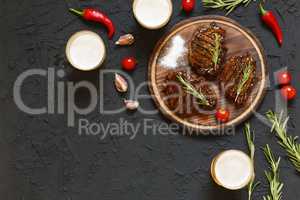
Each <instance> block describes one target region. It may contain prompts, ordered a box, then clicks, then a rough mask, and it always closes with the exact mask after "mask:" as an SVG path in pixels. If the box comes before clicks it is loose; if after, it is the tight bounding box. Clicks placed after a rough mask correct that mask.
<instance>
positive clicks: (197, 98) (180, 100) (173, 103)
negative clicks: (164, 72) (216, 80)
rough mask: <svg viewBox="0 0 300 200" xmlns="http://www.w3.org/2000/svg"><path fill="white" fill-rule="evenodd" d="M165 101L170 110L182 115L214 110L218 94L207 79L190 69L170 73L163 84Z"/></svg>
mask: <svg viewBox="0 0 300 200" xmlns="http://www.w3.org/2000/svg"><path fill="white" fill-rule="evenodd" d="M162 92H163V93H164V95H165V97H164V101H165V103H166V105H167V106H168V107H169V109H170V110H172V111H173V112H175V113H176V114H178V115H181V116H188V115H192V114H193V113H198V112H199V111H200V109H205V110H212V109H214V108H215V106H216V104H217V94H216V93H215V91H214V90H213V89H212V87H211V86H210V85H208V84H207V83H206V81H205V79H204V78H203V77H201V76H199V75H197V74H194V73H192V72H190V71H179V72H172V73H169V74H168V76H167V80H166V83H165V84H164V86H163V90H162Z"/></svg>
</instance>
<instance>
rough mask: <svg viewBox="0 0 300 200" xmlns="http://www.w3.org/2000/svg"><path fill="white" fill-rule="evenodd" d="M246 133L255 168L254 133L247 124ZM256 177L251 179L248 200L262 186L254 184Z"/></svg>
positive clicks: (257, 183)
mask: <svg viewBox="0 0 300 200" xmlns="http://www.w3.org/2000/svg"><path fill="white" fill-rule="evenodd" d="M244 132H245V134H246V139H247V143H248V149H249V152H250V158H251V161H252V163H253V166H254V154H255V145H254V137H255V136H254V132H251V130H250V124H249V123H247V124H246V125H245V128H244ZM254 180H255V176H253V178H252V179H251V181H250V183H249V184H248V200H251V199H252V194H253V192H254V190H255V188H256V187H257V186H258V185H259V184H260V182H256V183H254Z"/></svg>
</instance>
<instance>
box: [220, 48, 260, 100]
mask: <svg viewBox="0 0 300 200" xmlns="http://www.w3.org/2000/svg"><path fill="white" fill-rule="evenodd" d="M219 79H220V80H221V81H222V82H223V83H224V86H225V88H226V91H225V93H226V98H227V99H228V100H230V101H231V102H232V103H234V104H235V105H236V106H242V105H244V104H245V103H246V102H247V101H248V99H249V97H250V95H251V91H252V88H253V86H254V84H255V81H256V62H255V61H254V59H253V58H252V56H251V55H250V54H245V55H243V56H234V57H231V58H230V59H229V60H228V62H227V63H226V64H225V66H224V69H223V71H222V73H221V74H220V77H219Z"/></svg>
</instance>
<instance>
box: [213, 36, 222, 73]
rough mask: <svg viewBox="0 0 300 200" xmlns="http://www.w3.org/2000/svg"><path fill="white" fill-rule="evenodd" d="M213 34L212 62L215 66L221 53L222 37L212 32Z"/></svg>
mask: <svg viewBox="0 0 300 200" xmlns="http://www.w3.org/2000/svg"><path fill="white" fill-rule="evenodd" d="M214 36H215V41H214V44H215V46H214V48H213V50H212V61H213V63H214V67H215V68H216V66H217V65H218V62H219V59H220V54H221V39H222V37H221V36H220V35H219V34H217V33H214Z"/></svg>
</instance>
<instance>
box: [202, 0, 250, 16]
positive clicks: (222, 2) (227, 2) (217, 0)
mask: <svg viewBox="0 0 300 200" xmlns="http://www.w3.org/2000/svg"><path fill="white" fill-rule="evenodd" d="M202 2H203V5H204V7H208V8H218V9H223V10H226V11H227V13H226V15H228V14H230V13H231V12H232V11H233V10H234V9H236V8H237V7H238V6H240V5H244V6H245V7H246V6H248V5H249V3H251V2H252V0H202Z"/></svg>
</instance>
